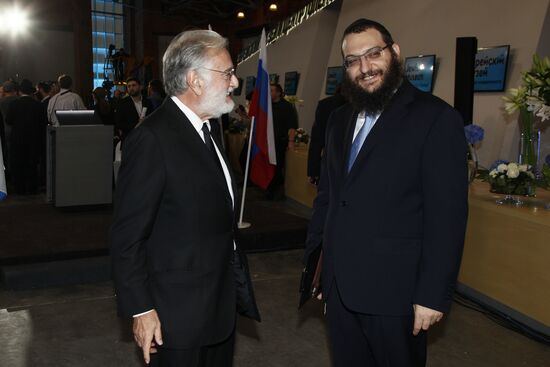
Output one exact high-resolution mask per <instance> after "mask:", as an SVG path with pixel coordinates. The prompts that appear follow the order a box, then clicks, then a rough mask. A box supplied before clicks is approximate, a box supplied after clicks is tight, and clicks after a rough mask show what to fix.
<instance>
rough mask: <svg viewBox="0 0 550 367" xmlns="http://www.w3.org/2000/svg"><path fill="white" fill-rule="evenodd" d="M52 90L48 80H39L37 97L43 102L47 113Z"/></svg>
mask: <svg viewBox="0 0 550 367" xmlns="http://www.w3.org/2000/svg"><path fill="white" fill-rule="evenodd" d="M51 90H52V86H51V84H50V83H48V82H38V83H37V84H36V94H35V95H36V99H37V101H38V102H41V103H42V104H43V105H44V110H45V111H46V113H48V112H47V111H48V103H49V102H50V99H51V95H50V92H51Z"/></svg>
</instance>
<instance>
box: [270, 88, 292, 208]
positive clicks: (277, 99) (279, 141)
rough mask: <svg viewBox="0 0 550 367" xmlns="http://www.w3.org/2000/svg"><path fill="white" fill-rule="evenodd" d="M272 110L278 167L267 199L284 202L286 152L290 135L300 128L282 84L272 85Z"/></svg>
mask: <svg viewBox="0 0 550 367" xmlns="http://www.w3.org/2000/svg"><path fill="white" fill-rule="evenodd" d="M271 110H272V112H273V130H274V135H275V156H276V158H277V166H276V168H275V176H274V177H273V180H272V181H271V183H270V184H269V187H268V188H267V195H266V198H267V199H275V200H283V199H284V198H285V194H284V184H285V166H286V150H287V147H288V135H289V133H291V130H296V129H297V128H298V114H297V113H296V108H295V107H294V106H293V105H292V103H290V102H288V101H287V100H286V99H284V93H283V88H282V87H281V85H280V84H271Z"/></svg>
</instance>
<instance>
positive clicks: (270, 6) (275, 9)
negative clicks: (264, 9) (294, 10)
mask: <svg viewBox="0 0 550 367" xmlns="http://www.w3.org/2000/svg"><path fill="white" fill-rule="evenodd" d="M269 10H271V11H277V4H276V3H271V5H269Z"/></svg>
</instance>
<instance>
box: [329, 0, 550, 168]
mask: <svg viewBox="0 0 550 367" xmlns="http://www.w3.org/2000/svg"><path fill="white" fill-rule="evenodd" d="M548 7H549V0H528V1H516V0H483V1H478V0H460V1H456V0H414V1H410V0H370V1H364V0H344V3H343V5H342V9H341V11H340V17H339V19H338V25H337V27H336V31H335V32H336V35H337V36H338V37H334V41H333V45H332V50H331V53H330V58H329V63H330V64H331V65H337V64H338V63H339V62H341V56H340V55H341V54H340V46H341V45H340V35H341V34H342V33H343V31H344V29H345V28H346V27H347V26H348V25H349V24H350V23H352V22H353V21H354V20H356V19H357V18H361V17H365V18H370V19H373V20H377V21H379V22H380V23H382V24H384V25H385V26H386V27H387V28H388V30H389V31H390V32H391V33H392V36H393V38H394V40H395V41H396V42H397V43H398V44H399V45H400V46H401V52H402V56H403V57H406V56H414V55H419V54H436V55H437V57H438V61H439V70H438V71H437V75H436V79H435V85H434V94H435V95H437V96H439V97H441V98H442V99H444V100H446V101H447V102H448V103H450V104H453V99H454V73H455V66H454V60H455V44H456V38H457V37H465V36H475V37H477V39H478V46H479V47H483V46H497V45H504V44H510V45H511V53H512V59H511V63H510V67H509V69H508V80H507V84H506V88H510V87H515V86H517V85H519V83H520V82H521V80H520V77H521V76H520V72H522V71H526V70H528V69H529V68H530V67H531V57H532V55H533V53H535V52H536V51H537V48H538V49H539V50H540V51H545V54H546V55H548V51H549V48H550V45H548V37H549V36H546V40H547V41H546V43H545V46H540V45H539V39H541V35H542V33H541V32H542V27H543V24H546V25H547V26H546V29H549V28H550V25H549V24H548V23H549V22H550V20H549V19H548V18H549V15H548V14H549V13H548ZM545 18H546V21H545ZM547 33H550V32H547ZM320 92H321V97H322V96H324V94H323V93H322V91H320ZM504 95H505V93H504V92H502V93H477V94H475V97H474V123H476V124H478V125H480V126H482V127H483V128H484V129H485V140H484V142H483V143H482V146H481V148H480V150H479V158H480V161H481V164H482V165H484V166H488V165H490V164H491V163H492V162H493V161H494V160H495V159H511V160H515V159H517V148H518V144H517V142H518V136H519V134H518V127H517V123H516V122H517V115H512V116H508V115H506V114H505V112H504V111H503V109H502V105H503V104H502V99H501V97H502V96H504ZM548 130H550V129H548ZM545 135H546V136H545V137H543V139H545V140H546V141H548V140H549V139H550V134H549V133H548V132H547V133H546V134H545ZM546 153H548V151H547V152H546Z"/></svg>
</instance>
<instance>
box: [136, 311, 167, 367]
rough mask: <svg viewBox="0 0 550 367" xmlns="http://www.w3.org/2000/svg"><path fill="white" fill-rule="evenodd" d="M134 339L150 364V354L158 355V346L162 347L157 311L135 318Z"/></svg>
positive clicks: (146, 361)
mask: <svg viewBox="0 0 550 367" xmlns="http://www.w3.org/2000/svg"><path fill="white" fill-rule="evenodd" d="M133 329H134V339H135V341H136V343H137V345H138V346H139V347H140V348H141V350H142V351H143V359H144V360H145V363H147V364H149V362H150V360H151V358H150V356H149V354H150V353H156V352H157V349H156V348H155V346H156V345H162V334H161V331H160V320H159V317H158V315H157V311H155V310H153V311H151V312H148V313H146V314H143V315H141V316H137V317H134V328H133Z"/></svg>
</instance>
